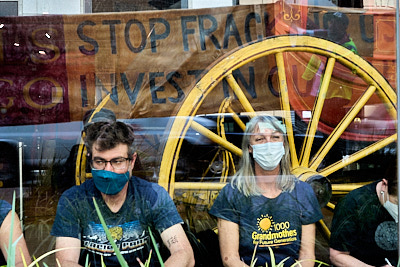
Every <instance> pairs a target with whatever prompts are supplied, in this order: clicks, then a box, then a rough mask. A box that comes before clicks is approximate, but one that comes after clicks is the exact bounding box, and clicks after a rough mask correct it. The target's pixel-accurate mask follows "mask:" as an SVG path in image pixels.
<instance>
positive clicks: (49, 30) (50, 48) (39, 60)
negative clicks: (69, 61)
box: [31, 28, 60, 63]
mask: <svg viewBox="0 0 400 267" xmlns="http://www.w3.org/2000/svg"><path fill="white" fill-rule="evenodd" d="M43 32H46V33H48V34H50V35H51V36H52V39H55V36H57V35H58V31H57V30H56V29H53V28H39V29H36V30H34V31H33V32H32V43H33V44H34V45H36V46H37V47H40V48H43V49H44V50H46V51H47V52H46V55H52V54H53V53H54V56H52V57H51V58H48V59H43V58H41V57H39V56H40V54H36V53H31V60H32V62H34V63H50V62H53V61H56V60H57V59H58V58H59V57H60V48H58V47H57V46H56V45H54V44H45V43H41V42H39V41H38V38H37V34H39V33H40V34H43Z"/></svg>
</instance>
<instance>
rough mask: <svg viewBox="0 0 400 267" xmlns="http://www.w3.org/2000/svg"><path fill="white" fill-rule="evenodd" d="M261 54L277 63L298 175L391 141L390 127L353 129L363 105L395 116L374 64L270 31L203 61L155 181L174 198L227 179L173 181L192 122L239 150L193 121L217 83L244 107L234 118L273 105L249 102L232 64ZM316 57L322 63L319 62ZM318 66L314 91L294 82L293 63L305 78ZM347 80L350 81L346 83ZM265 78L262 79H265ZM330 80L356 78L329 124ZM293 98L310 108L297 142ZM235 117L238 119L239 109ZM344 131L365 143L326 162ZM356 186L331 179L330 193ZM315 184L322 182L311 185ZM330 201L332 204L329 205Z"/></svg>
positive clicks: (321, 172)
mask: <svg viewBox="0 0 400 267" xmlns="http://www.w3.org/2000/svg"><path fill="white" fill-rule="evenodd" d="M316 56H317V57H318V58H317V59H316ZM259 61H262V64H269V65H271V64H275V66H276V67H275V68H276V70H277V75H275V76H276V78H277V79H276V84H277V87H276V88H277V90H276V91H277V93H278V95H279V100H280V110H281V111H283V112H282V116H283V120H284V122H285V124H286V127H287V130H288V131H287V132H288V136H287V137H288V141H289V145H290V153H291V160H292V165H293V173H294V174H295V175H296V176H297V177H298V178H299V179H301V180H303V181H310V180H312V179H317V180H318V179H323V178H325V177H328V176H329V175H332V174H333V173H335V172H337V171H339V170H341V169H343V168H346V167H348V166H350V165H351V164H354V163H355V162H357V161H359V160H361V159H363V158H364V157H367V156H368V155H370V154H372V153H374V152H376V151H379V150H380V149H382V148H384V147H386V146H388V145H389V144H391V143H393V142H395V141H396V139H397V135H396V132H395V131H394V132H390V131H389V132H388V131H386V132H379V133H376V134H367V135H365V134H364V133H363V130H361V131H358V132H357V129H356V128H357V125H360V123H359V122H360V121H361V122H363V118H365V117H360V114H361V113H363V112H364V111H365V110H366V108H365V107H368V108H374V107H375V108H376V107H380V108H382V107H383V109H384V112H385V113H386V115H387V117H389V118H390V120H392V121H393V122H395V121H396V108H397V106H396V94H395V91H394V90H393V89H392V87H391V86H390V84H389V83H388V82H387V81H386V80H385V78H384V77H383V76H382V75H381V74H380V73H379V72H378V71H377V70H376V69H375V68H374V67H373V66H372V65H370V64H369V63H368V62H367V61H365V60H364V59H363V58H361V57H360V56H358V55H356V54H354V53H353V52H351V51H350V50H348V49H346V48H344V47H342V46H340V45H338V44H336V43H333V42H330V41H327V40H324V39H320V38H315V37H310V36H298V35H291V36H277V37H272V38H268V39H265V40H262V41H258V42H254V43H249V44H247V45H245V46H242V47H239V48H238V49H236V50H234V51H232V52H230V53H228V54H226V55H224V56H223V57H222V58H221V59H219V60H217V61H216V62H215V63H213V64H212V65H211V66H210V67H209V68H207V70H206V71H205V72H204V75H203V76H202V77H201V79H200V80H199V81H198V82H197V83H196V85H195V86H194V87H193V88H192V89H191V90H190V91H189V93H188V94H187V95H186V98H185V100H184V102H183V104H182V106H181V107H180V109H179V111H178V113H177V117H176V118H175V120H174V121H173V123H172V126H171V129H170V133H169V138H168V140H167V141H166V144H165V147H164V152H163V156H162V161H161V166H160V172H159V184H160V185H161V186H163V187H164V188H166V189H167V190H168V191H169V193H170V195H171V197H174V192H175V190H189V189H193V190H220V189H221V188H222V187H223V186H224V185H225V184H224V183H221V182H216V183H210V182H208V183H207V182H202V183H196V182H176V181H175V178H176V177H175V172H176V168H177V162H178V160H179V158H180V152H181V147H182V145H183V140H184V137H185V135H186V133H187V132H188V130H189V129H190V130H194V131H197V132H198V133H200V134H202V135H204V136H206V137H207V138H209V139H210V140H212V141H213V142H215V143H216V144H218V145H219V146H220V147H222V148H224V149H225V150H228V151H230V152H232V153H233V154H234V155H237V156H239V157H240V155H241V153H242V151H241V149H240V147H239V146H238V145H235V144H233V143H231V142H229V141H228V140H226V139H225V138H222V137H221V136H220V135H218V134H216V133H214V132H212V131H211V130H209V129H207V128H206V127H204V126H202V125H201V124H199V123H197V122H196V121H195V119H194V118H195V116H196V115H199V114H200V113H199V110H200V109H201V107H202V105H206V103H207V102H210V101H211V102H215V98H214V97H213V98H212V99H210V98H207V97H208V96H209V95H211V93H212V92H213V90H216V88H219V89H220V87H218V86H220V85H221V84H222V83H225V84H228V85H229V87H230V89H231V90H232V91H233V92H234V94H235V96H236V99H237V100H236V101H237V102H238V103H240V106H241V110H236V111H233V110H231V111H232V115H233V116H234V117H235V116H236V114H249V116H250V117H252V116H254V115H255V114H256V112H258V111H266V110H271V108H270V107H269V106H262V105H259V104H257V105H254V101H253V100H251V96H249V94H248V93H247V92H246V90H244V89H242V88H241V86H240V85H239V81H238V79H237V78H235V77H234V72H235V71H236V70H238V69H240V68H243V67H244V66H246V65H248V64H255V65H256V66H258V67H259V66H260V64H259V63H257V62H259ZM271 62H272V63H271ZM315 62H317V63H318V64H317V63H315ZM321 62H323V64H322V65H321ZM262 64H261V65H262ZM313 65H315V66H313ZM293 66H296V68H293ZM320 66H323V68H322V69H323V71H322V73H320V82H319V85H318V88H317V90H314V92H311V90H308V89H309V88H305V89H304V88H298V87H299V86H300V87H301V84H300V83H297V85H296V81H295V79H294V74H293V73H294V72H293V70H294V69H295V70H297V71H300V70H299V69H301V68H302V71H303V72H304V73H303V77H304V76H307V75H309V72H310V71H311V73H312V74H313V75H314V76H315V75H318V68H319V67H320ZM319 69H321V68H319ZM307 72H308V73H307ZM338 73H339V74H338ZM342 74H343V75H342ZM307 79H308V80H309V78H307V77H306V78H304V79H303V80H305V82H307ZM349 79H350V80H351V82H348V80H349ZM266 83H267V81H265V83H264V85H265V84H266ZM333 84H339V87H340V88H342V87H349V86H350V85H351V86H353V85H354V88H351V90H352V93H351V100H349V102H348V104H347V109H345V110H346V112H345V113H344V114H343V117H342V118H340V119H339V120H337V121H335V120H333V123H331V125H328V127H326V126H327V124H329V123H325V120H326V117H327V116H326V115H327V114H324V112H325V111H326V109H324V103H325V102H327V100H328V97H329V94H330V93H332V90H334V89H332V85H333ZM349 84H350V85H349ZM296 86H297V87H296ZM219 89H218V90H219ZM302 90H303V91H302ZM304 90H308V91H309V94H308V95H305V94H304ZM345 94H346V92H345ZM342 98H343V96H342ZM311 102H312V103H311ZM298 103H300V104H301V105H302V106H303V107H304V109H305V111H307V112H306V113H307V114H308V116H304V117H303V118H302V120H303V122H305V123H307V127H306V128H305V129H306V130H305V133H304V138H303V140H302V141H301V142H300V144H299V141H298V140H297V139H296V136H295V134H294V129H293V125H294V123H295V121H294V119H293V118H294V116H293V113H294V112H295V110H293V106H295V105H298ZM238 106H239V105H236V106H235V107H236V108H237V107H238ZM253 106H256V107H253ZM307 107H308V108H309V110H307ZM364 109H365V110H364ZM328 115H329V114H328ZM304 118H307V119H304ZM234 119H235V120H237V121H238V123H241V124H242V125H243V122H241V121H240V119H239V118H238V117H237V116H236V118H234ZM328 121H329V116H328ZM361 124H362V123H361ZM320 131H322V132H324V133H325V134H326V138H324V140H322V141H319V143H318V142H317V141H316V136H317V135H318V133H319V132H320ZM346 134H347V136H346V137H345V138H347V139H352V138H353V139H359V140H362V141H364V144H365V147H362V148H360V149H359V150H358V151H354V152H353V153H351V154H349V155H346V157H343V158H340V159H339V160H336V161H334V162H329V164H328V165H326V162H324V159H325V157H326V156H327V154H328V152H330V150H332V149H334V147H335V144H336V143H337V142H338V140H340V139H342V138H343V137H344V136H345V135H346ZM317 184H318V183H317ZM329 186H330V185H329ZM356 186H357V185H356ZM353 188H354V186H349V185H348V184H338V185H335V184H332V189H333V191H334V192H335V191H348V190H351V189H353ZM314 190H319V189H318V188H317V189H316V188H314ZM317 193H318V192H317ZM322 194H326V192H322ZM324 204H325V203H324ZM329 205H331V206H332V204H329ZM326 230H327V229H326ZM328 236H329V231H328Z"/></svg>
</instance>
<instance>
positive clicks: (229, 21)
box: [223, 13, 242, 49]
mask: <svg viewBox="0 0 400 267" xmlns="http://www.w3.org/2000/svg"><path fill="white" fill-rule="evenodd" d="M231 36H233V37H235V40H236V45H238V46H241V45H242V40H241V39H240V34H239V31H238V28H237V26H236V23H235V20H234V19H233V15H232V13H230V14H228V15H227V18H226V25H225V33H224V45H223V48H224V49H227V48H228V43H229V38H230V37H231ZM236 45H235V46H236Z"/></svg>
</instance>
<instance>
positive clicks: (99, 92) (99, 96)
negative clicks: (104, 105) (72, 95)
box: [95, 73, 118, 105]
mask: <svg viewBox="0 0 400 267" xmlns="http://www.w3.org/2000/svg"><path fill="white" fill-rule="evenodd" d="M95 81H96V95H95V101H96V105H98V104H100V102H101V101H102V100H103V92H104V93H106V95H108V94H110V99H111V100H112V101H113V102H114V104H115V105H118V90H117V85H116V82H115V74H114V73H110V81H111V82H110V84H111V86H112V87H111V92H110V91H108V90H107V88H106V87H105V86H104V85H103V83H102V82H101V80H100V78H99V77H98V76H96V75H95Z"/></svg>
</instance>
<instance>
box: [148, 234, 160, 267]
mask: <svg viewBox="0 0 400 267" xmlns="http://www.w3.org/2000/svg"><path fill="white" fill-rule="evenodd" d="M148 228H149V234H150V238H151V242H152V243H153V246H154V250H155V251H156V254H157V258H158V261H159V262H160V266H161V267H164V262H163V259H162V257H161V254H160V252H159V251H158V247H157V242H156V240H155V239H154V236H153V233H152V232H151V229H150V226H149V227H148Z"/></svg>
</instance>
